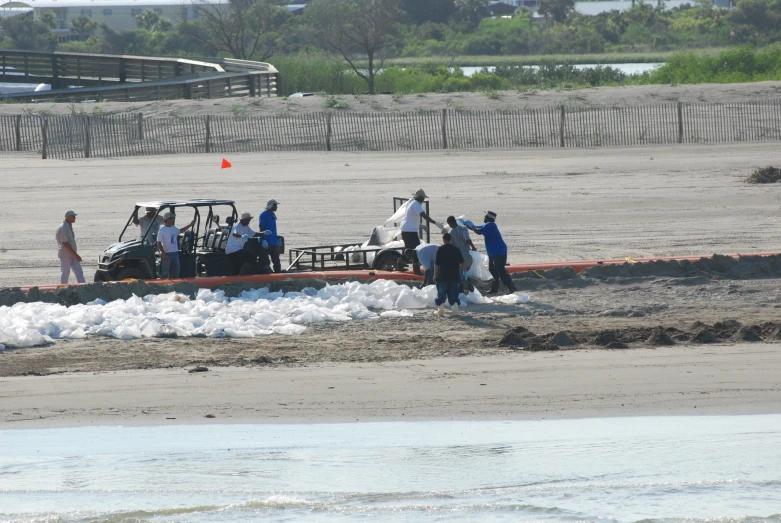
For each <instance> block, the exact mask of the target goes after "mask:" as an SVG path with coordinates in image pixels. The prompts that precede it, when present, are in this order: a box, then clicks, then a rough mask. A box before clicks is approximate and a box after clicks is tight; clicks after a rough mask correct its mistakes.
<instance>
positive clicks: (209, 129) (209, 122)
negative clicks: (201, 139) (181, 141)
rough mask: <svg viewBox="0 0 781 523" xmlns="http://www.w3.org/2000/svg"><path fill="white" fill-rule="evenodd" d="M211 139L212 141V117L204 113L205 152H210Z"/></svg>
mask: <svg viewBox="0 0 781 523" xmlns="http://www.w3.org/2000/svg"><path fill="white" fill-rule="evenodd" d="M211 141H212V117H211V115H208V114H207V115H206V152H207V153H210V152H211Z"/></svg>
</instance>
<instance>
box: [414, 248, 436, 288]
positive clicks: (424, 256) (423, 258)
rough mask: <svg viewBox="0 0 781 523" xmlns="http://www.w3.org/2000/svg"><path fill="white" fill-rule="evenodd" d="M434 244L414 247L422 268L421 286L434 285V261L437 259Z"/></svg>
mask: <svg viewBox="0 0 781 523" xmlns="http://www.w3.org/2000/svg"><path fill="white" fill-rule="evenodd" d="M437 249H439V245H437V244H436V243H424V244H422V245H418V246H417V247H415V254H417V256H418V261H419V262H420V264H421V265H422V266H423V286H424V287H425V286H426V285H433V284H434V261H435V260H436V259H437Z"/></svg>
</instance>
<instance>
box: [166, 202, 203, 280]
mask: <svg viewBox="0 0 781 523" xmlns="http://www.w3.org/2000/svg"><path fill="white" fill-rule="evenodd" d="M163 220H164V222H165V225H163V226H162V227H160V230H159V231H158V232H157V249H158V250H159V251H160V279H161V280H167V279H176V278H178V277H179V272H180V271H181V268H182V266H181V264H180V263H179V234H181V233H183V232H184V231H186V230H187V229H189V228H190V227H192V226H193V225H195V219H194V218H193V221H192V222H190V223H189V225H185V226H184V227H182V228H181V229H180V228H179V227H177V226H175V225H174V221H176V215H175V214H174V213H172V212H167V213H165V215H163Z"/></svg>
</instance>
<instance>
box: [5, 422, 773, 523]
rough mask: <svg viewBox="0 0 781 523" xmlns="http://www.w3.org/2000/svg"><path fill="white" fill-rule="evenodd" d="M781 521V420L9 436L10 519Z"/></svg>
mask: <svg viewBox="0 0 781 523" xmlns="http://www.w3.org/2000/svg"><path fill="white" fill-rule="evenodd" d="M260 519H262V520H263V521H272V522H283V521H298V520H302V519H303V520H311V521H340V522H341V521H348V522H349V521H365V520H367V519H376V520H380V521H400V520H404V521H453V520H455V521H513V522H516V521H564V522H574V521H600V522H638V521H643V522H644V523H650V522H654V521H659V522H665V523H670V522H678V521H679V522H687V523H695V522H710V521H712V522H719V523H727V522H730V521H739V522H743V523H759V522H776V523H778V522H781V415H764V416H711V417H708V416H703V417H638V418H606V419H579V420H555V421H554V420H548V421H546V420H540V421H512V422H502V421H496V422H439V421H438V422H409V423H395V422H394V423H355V424H316V425H312V424H310V425H307V424H299V425H284V424H279V425H274V424H266V425H200V426H192V425H190V426H187V425H179V426H175V425H174V426H165V427H85V428H73V429H39V430H6V431H3V432H0V521H14V522H16V521H52V522H53V521H64V522H86V521H117V522H118V521H123V522H127V521H155V522H171V521H188V522H189V521H193V522H206V521H258V520H260Z"/></svg>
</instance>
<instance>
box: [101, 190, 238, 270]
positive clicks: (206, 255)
mask: <svg viewBox="0 0 781 523" xmlns="http://www.w3.org/2000/svg"><path fill="white" fill-rule="evenodd" d="M146 208H154V209H155V210H156V212H155V216H154V218H153V220H155V219H157V217H158V216H162V215H163V214H165V213H166V212H171V213H174V214H177V211H179V214H180V216H178V218H179V219H178V221H177V223H178V224H179V225H180V226H182V225H185V224H187V223H190V220H194V221H195V223H194V224H193V227H192V228H190V229H188V230H187V231H185V232H183V233H182V234H180V235H179V258H180V262H181V274H180V276H181V277H182V278H194V277H196V276H224V275H225V274H230V262H229V260H228V259H227V256H226V255H225V244H226V243H227V241H228V235H229V234H230V231H231V228H232V227H233V224H234V223H236V221H237V220H238V213H237V212H236V206H235V205H234V202H233V200H212V199H195V200H179V201H154V202H140V203H137V204H136V206H135V209H134V210H133V213H131V215H130V217H129V218H128V220H127V223H126V224H125V227H124V229H122V233H120V235H119V239H118V240H117V243H114V244H112V245H110V246H109V247H108V248H107V249H106V250H105V251H104V252H103V254H101V255H100V258H99V259H98V270H97V271H96V272H95V281H120V280H125V279H139V280H141V279H143V280H149V279H155V278H157V277H158V276H159V274H160V253H159V252H158V251H157V245H156V244H157V230H153V228H152V227H150V228H149V229H148V230H147V231H146V232H145V233H144V234H143V235H140V234H139V232H140V229H137V228H136V227H135V226H134V220H133V218H134V217H135V216H137V215H138V213H139V212H141V213H142V214H143V211H144V210H145V209H146ZM218 213H222V214H223V216H225V221H224V222H222V223H221V222H220V215H219V214H218ZM153 223H154V222H153Z"/></svg>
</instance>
